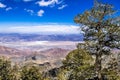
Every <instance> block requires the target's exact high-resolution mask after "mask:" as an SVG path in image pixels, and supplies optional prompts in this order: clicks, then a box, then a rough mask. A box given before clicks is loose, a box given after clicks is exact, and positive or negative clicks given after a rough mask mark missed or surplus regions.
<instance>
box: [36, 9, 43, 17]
mask: <svg viewBox="0 0 120 80" xmlns="http://www.w3.org/2000/svg"><path fill="white" fill-rule="evenodd" d="M37 14H38V16H40V17H41V16H43V14H44V10H42V9H41V10H39V11H38V13H37Z"/></svg>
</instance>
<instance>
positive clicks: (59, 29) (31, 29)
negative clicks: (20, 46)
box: [0, 24, 80, 34]
mask: <svg viewBox="0 0 120 80" xmlns="http://www.w3.org/2000/svg"><path fill="white" fill-rule="evenodd" d="M78 29H79V26H76V25H64V24H41V25H29V26H11V27H7V29H6V28H4V27H3V28H2V29H1V28H0V32H4V33H5V32H6V33H37V34H79V33H80V30H78Z"/></svg>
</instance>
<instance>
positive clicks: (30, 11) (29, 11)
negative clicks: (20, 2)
mask: <svg viewBox="0 0 120 80" xmlns="http://www.w3.org/2000/svg"><path fill="white" fill-rule="evenodd" d="M24 10H25V11H26V12H28V13H30V15H33V13H34V11H33V10H31V9H24Z"/></svg>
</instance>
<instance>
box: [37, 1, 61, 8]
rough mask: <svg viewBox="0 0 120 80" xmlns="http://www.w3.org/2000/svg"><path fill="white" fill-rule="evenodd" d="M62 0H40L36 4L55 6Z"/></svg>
mask: <svg viewBox="0 0 120 80" xmlns="http://www.w3.org/2000/svg"><path fill="white" fill-rule="evenodd" d="M59 3H60V2H59V1H58V0H48V1H45V0H41V1H38V2H36V4H39V6H46V7H47V6H54V5H55V4H59Z"/></svg>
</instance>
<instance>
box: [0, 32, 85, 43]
mask: <svg viewBox="0 0 120 80" xmlns="http://www.w3.org/2000/svg"><path fill="white" fill-rule="evenodd" d="M82 40H83V35H82V34H66V35H60V34H59V35H53V34H52V35H43V34H18V33H0V42H12V41H82Z"/></svg>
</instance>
